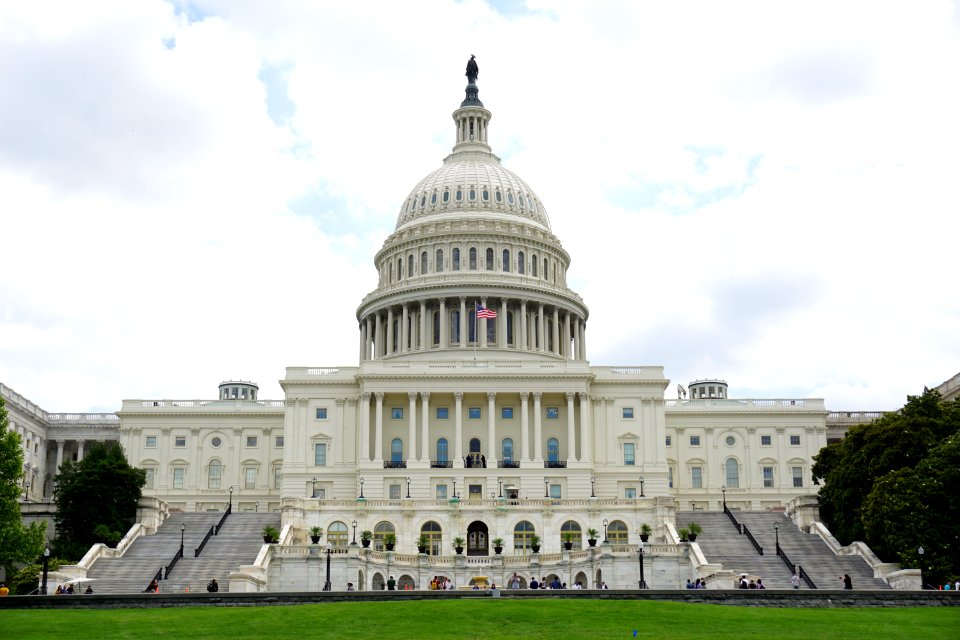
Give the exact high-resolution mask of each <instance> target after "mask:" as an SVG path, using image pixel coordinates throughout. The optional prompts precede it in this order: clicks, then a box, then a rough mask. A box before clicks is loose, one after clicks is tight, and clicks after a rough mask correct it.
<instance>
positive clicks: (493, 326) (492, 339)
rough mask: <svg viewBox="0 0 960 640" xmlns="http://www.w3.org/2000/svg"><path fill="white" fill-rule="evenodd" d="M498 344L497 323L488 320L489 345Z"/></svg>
mask: <svg viewBox="0 0 960 640" xmlns="http://www.w3.org/2000/svg"><path fill="white" fill-rule="evenodd" d="M496 343H497V321H496V320H494V319H492V318H487V344H489V345H494V344H496Z"/></svg>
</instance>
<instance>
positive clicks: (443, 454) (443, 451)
mask: <svg viewBox="0 0 960 640" xmlns="http://www.w3.org/2000/svg"><path fill="white" fill-rule="evenodd" d="M447 455H448V454H447V439H446V438H440V439H439V440H437V463H438V464H442V465H444V467H446V465H447V461H448V460H449V458H448V457H447Z"/></svg>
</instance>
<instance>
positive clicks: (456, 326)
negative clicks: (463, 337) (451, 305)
mask: <svg viewBox="0 0 960 640" xmlns="http://www.w3.org/2000/svg"><path fill="white" fill-rule="evenodd" d="M450 344H460V310H459V309H455V310H453V311H451V312H450Z"/></svg>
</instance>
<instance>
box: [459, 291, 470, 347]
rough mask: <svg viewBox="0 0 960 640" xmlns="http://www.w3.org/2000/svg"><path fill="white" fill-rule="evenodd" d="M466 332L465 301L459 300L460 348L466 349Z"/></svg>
mask: <svg viewBox="0 0 960 640" xmlns="http://www.w3.org/2000/svg"><path fill="white" fill-rule="evenodd" d="M469 335H470V334H469V333H468V332H467V299H466V298H463V297H461V298H460V348H461V349H466V348H467V342H468V340H467V338H468V337H469Z"/></svg>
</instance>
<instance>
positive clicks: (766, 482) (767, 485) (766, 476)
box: [763, 467, 773, 489]
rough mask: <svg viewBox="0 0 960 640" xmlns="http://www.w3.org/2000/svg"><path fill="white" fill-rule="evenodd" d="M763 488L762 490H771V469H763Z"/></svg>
mask: <svg viewBox="0 0 960 640" xmlns="http://www.w3.org/2000/svg"><path fill="white" fill-rule="evenodd" d="M763 488H764V489H772V488H773V467H764V468H763Z"/></svg>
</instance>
